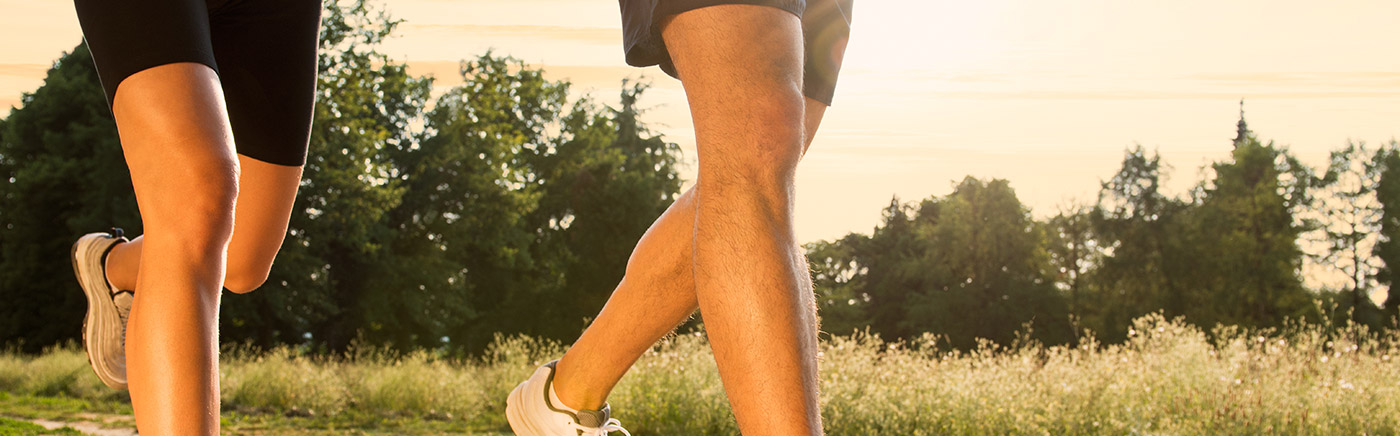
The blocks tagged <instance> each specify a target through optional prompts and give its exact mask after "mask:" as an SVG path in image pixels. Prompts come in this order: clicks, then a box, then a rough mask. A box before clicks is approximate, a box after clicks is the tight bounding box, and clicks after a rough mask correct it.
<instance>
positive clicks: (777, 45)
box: [556, 5, 821, 434]
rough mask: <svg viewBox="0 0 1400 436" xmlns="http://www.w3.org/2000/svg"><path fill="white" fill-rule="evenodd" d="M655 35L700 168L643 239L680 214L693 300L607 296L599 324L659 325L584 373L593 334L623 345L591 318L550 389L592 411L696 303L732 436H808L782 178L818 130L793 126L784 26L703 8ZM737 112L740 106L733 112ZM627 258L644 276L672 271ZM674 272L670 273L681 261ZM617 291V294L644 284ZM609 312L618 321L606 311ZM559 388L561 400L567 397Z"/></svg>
mask: <svg viewBox="0 0 1400 436" xmlns="http://www.w3.org/2000/svg"><path fill="white" fill-rule="evenodd" d="M663 32H664V36H665V39H666V41H667V47H668V49H670V51H671V53H672V54H673V56H674V61H675V63H676V66H677V70H678V71H679V72H680V75H681V78H682V83H683V84H684V86H685V88H686V93H687V96H688V98H689V100H690V106H691V112H692V116H693V117H694V121H695V126H696V136H697V140H698V142H699V148H700V167H701V168H700V178H699V184H698V188H697V190H696V191H694V192H690V193H687V196H689V197H690V198H687V197H686V196H683V197H682V199H685V200H687V201H684V202H680V201H678V204H677V205H674V206H673V208H672V210H670V211H668V212H667V213H666V215H663V217H662V219H661V220H659V221H658V223H657V225H654V226H653V228H652V229H651V230H649V231H648V236H647V237H646V238H653V236H652V235H653V234H655V235H661V234H669V233H670V232H661V231H658V228H659V227H662V225H664V224H666V222H667V220H668V219H674V218H676V217H680V216H682V215H687V214H684V213H673V212H675V211H676V210H678V209H680V210H684V209H688V208H692V207H693V212H691V214H693V216H694V217H695V221H694V222H693V227H692V229H693V232H694V233H693V235H694V236H693V241H694V242H693V244H692V245H691V248H692V250H693V254H692V256H693V257H692V265H693V267H692V274H693V280H694V281H693V282H692V283H693V284H690V285H691V286H695V290H696V294H695V296H696V299H695V300H694V303H692V302H691V300H690V299H689V298H688V297H689V294H688V293H686V292H684V288H686V287H688V286H687V285H688V284H687V283H685V282H684V281H681V282H680V283H679V284H680V286H676V287H674V288H672V289H677V288H679V289H681V291H679V292H666V293H665V294H664V295H670V296H672V297H671V300H672V301H671V303H669V305H666V306H657V305H650V306H643V305H641V304H633V303H640V302H643V301H647V300H646V299H645V297H633V298H636V300H635V301H632V302H631V303H629V300H633V298H629V297H628V295H638V294H642V295H644V294H643V292H641V291H638V292H632V293H627V294H623V295H618V296H616V297H615V298H614V299H613V300H611V301H609V308H605V309H604V312H605V313H610V312H611V313H624V312H632V313H638V312H633V311H636V310H638V309H641V308H642V307H649V308H650V311H652V313H657V314H658V315H661V314H662V313H664V314H665V315H671V316H656V317H655V318H656V319H652V320H649V321H645V322H643V323H642V325H641V327H640V328H633V329H631V330H632V331H634V332H637V333H633V335H634V336H635V337H629V338H627V339H626V341H625V343H621V344H619V343H618V342H613V345H612V346H613V347H615V348H622V349H621V350H618V349H615V348H614V349H612V350H610V351H612V352H616V353H618V354H620V356H619V357H617V358H616V359H615V360H612V361H607V360H603V361H601V362H602V363H593V362H597V361H595V360H593V359H590V358H589V357H591V356H590V355H592V354H594V353H591V352H590V350H593V351H596V350H600V349H604V348H606V347H607V345H606V344H603V343H602V340H604V339H607V338H606V336H607V333H611V332H617V333H613V334H623V335H625V334H627V333H625V332H626V331H627V329H626V326H619V325H616V324H620V321H619V320H620V319H624V315H617V316H608V315H600V316H599V321H598V322H597V323H595V324H594V326H592V327H591V328H590V329H589V330H590V331H589V332H585V338H581V339H580V344H577V345H576V347H575V349H574V350H571V351H570V353H571V354H573V355H572V356H570V355H566V356H565V359H566V360H568V361H570V365H565V362H563V361H561V362H560V364H561V369H560V377H561V378H563V380H558V379H557V380H556V383H559V384H558V385H556V386H557V387H556V392H560V391H563V392H566V393H569V394H566V395H572V394H577V395H578V398H576V399H575V400H576V401H578V404H577V405H578V406H582V407H585V408H590V407H595V406H597V405H598V404H600V403H599V401H598V400H599V398H600V397H602V396H605V395H606V391H607V389H610V387H611V385H612V384H613V383H615V382H616V379H617V378H619V377H620V376H621V373H622V372H623V371H625V369H626V366H629V365H630V364H631V363H632V362H633V361H635V359H636V356H637V355H640V353H641V352H642V351H645V347H646V346H649V345H650V344H651V343H652V342H653V341H654V340H655V339H657V338H659V337H660V336H661V335H664V334H665V332H666V331H669V329H670V328H672V327H673V326H674V325H675V321H677V319H676V318H674V314H677V313H683V314H686V315H688V314H689V309H691V308H693V306H691V304H695V303H698V305H699V306H700V307H701V308H703V309H704V312H705V314H706V328H707V329H708V330H709V332H710V339H711V343H712V344H713V346H714V349H715V356H716V360H717V361H718V363H719V365H720V371H721V376H722V378H723V379H724V381H725V389H726V392H727V393H728V394H729V397H730V401H731V404H732V405H733V406H734V409H735V414H736V416H737V417H738V419H739V424H740V428H741V429H742V430H743V431H744V433H746V434H773V433H778V434H798V433H802V434H820V432H821V422H820V419H821V418H820V413H819V411H818V410H817V403H816V362H815V356H816V339H815V334H816V331H815V314H814V313H813V312H812V310H811V308H812V296H811V291H810V284H809V281H808V280H807V278H806V277H805V276H806V265H805V261H804V260H803V256H802V254H801V252H800V251H799V250H798V248H797V246H796V243H795V240H794V236H793V232H792V218H791V217H792V177H793V169H794V167H795V165H796V162H797V160H798V159H799V158H800V155H801V154H802V152H803V148H804V142H803V139H804V138H803V124H805V123H804V122H805V121H807V120H811V119H820V118H819V117H820V114H819V113H817V114H814V115H815V116H816V118H804V110H803V100H802V97H801V91H800V88H801V69H800V67H801V58H802V54H801V39H800V38H801V32H800V28H799V27H798V22H797V19H796V17H794V16H792V15H790V14H787V13H785V12H782V11H779V10H777V9H772V8H766V7H754V6H742V5H740V6H716V7H710V8H703V9H698V10H695V11H691V12H688V13H685V14H681V15H679V16H677V17H675V18H674V19H673V20H671V21H670V22H669V23H668V24H667V25H666V27H665V30H664V31H663ZM740 101H742V102H745V103H746V104H743V105H734V104H733V102H740ZM810 124H813V125H811V126H809V127H810V128H815V125H814V124H815V123H810ZM692 204H693V205H694V206H691V205H692ZM676 227H679V228H681V229H684V227H683V226H681V225H677V226H676ZM682 234H683V232H682ZM656 239H657V240H658V241H659V240H662V239H663V238H662V237H660V236H657V237H656ZM682 239H683V238H682ZM649 242H650V241H647V240H644V241H643V242H642V243H641V244H639V247H638V251H644V250H647V249H648V247H647V245H648V243H649ZM658 245H660V244H658ZM683 247H684V246H683V245H681V246H675V245H673V246H672V250H679V251H682V253H683V251H684V250H683ZM637 258H638V257H635V256H634V259H633V260H634V262H632V265H629V276H636V275H637V274H638V272H640V271H641V270H642V269H643V268H642V267H638V266H637V265H635V263H636V262H635V260H636V259H637ZM640 258H643V259H647V260H648V261H652V260H656V261H657V263H658V265H660V264H661V262H675V259H677V257H676V256H669V257H660V258H655V257H651V256H640ZM679 263H684V256H683V254H682V255H681V256H680V257H679ZM646 269H647V270H659V271H667V270H669V269H670V268H667V267H665V266H658V267H656V268H646ZM659 276H661V277H665V276H666V274H659ZM629 279H631V277H629V278H625V279H624V284H623V285H622V286H621V287H620V288H621V289H620V290H622V291H625V290H627V288H628V287H629V284H630V283H644V282H651V281H652V280H645V279H644V280H629ZM612 307H618V308H619V309H618V310H617V311H616V312H614V311H613V310H612V309H611V308H612ZM658 307H665V308H666V310H660V311H658V310H657V309H658ZM682 307H684V309H685V310H681V309H682ZM658 312H660V313H658ZM605 317H606V320H605ZM683 317H684V315H682V316H681V317H680V318H683ZM666 318H670V319H666ZM632 319H633V320H636V319H639V318H632ZM642 319H644V318H642ZM594 332H597V333H596V334H595V333H594ZM647 333H649V334H647ZM575 357H577V358H575ZM576 362H577V363H578V364H577V365H575V364H574V363H576ZM569 367H574V368H575V370H579V371H580V372H582V373H585V374H587V373H588V372H589V371H593V375H597V376H599V379H601V382H596V383H589V382H588V377H586V376H583V377H581V376H578V375H577V374H576V375H569V373H568V372H566V371H567V370H568V369H567V368H569ZM570 385H572V386H574V387H575V389H574V390H573V391H572V392H571V391H570V388H569V387H568V386H570ZM604 385H606V386H604ZM561 399H564V397H561ZM565 403H566V404H569V400H565ZM569 405H574V404H569Z"/></svg>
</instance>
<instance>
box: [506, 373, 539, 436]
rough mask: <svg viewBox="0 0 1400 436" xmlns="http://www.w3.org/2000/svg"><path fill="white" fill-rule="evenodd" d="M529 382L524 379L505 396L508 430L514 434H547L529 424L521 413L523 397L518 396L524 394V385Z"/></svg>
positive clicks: (529, 435)
mask: <svg viewBox="0 0 1400 436" xmlns="http://www.w3.org/2000/svg"><path fill="white" fill-rule="evenodd" d="M529 382H530V381H529V380H526V381H524V382H521V383H520V384H518V385H515V389H513V390H511V391H510V396H508V397H506V422H508V423H510V430H511V431H512V432H514V433H515V435H516V436H549V435H546V434H544V433H543V432H540V431H539V429H536V428H534V426H531V425H529V422H530V421H529V420H527V419H525V417H524V416H523V415H521V410H520V409H521V408H522V407H523V406H522V405H521V402H522V401H524V399H523V398H521V397H520V396H521V395H524V394H525V393H524V390H525V385H526V384H528V383H529Z"/></svg>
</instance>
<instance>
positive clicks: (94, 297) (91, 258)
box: [72, 234, 126, 389]
mask: <svg viewBox="0 0 1400 436" xmlns="http://www.w3.org/2000/svg"><path fill="white" fill-rule="evenodd" d="M96 239H106V238H103V237H102V236H101V235H100V234H88V235H84V236H83V237H82V238H79V239H78V242H75V243H73V252H72V254H73V255H72V260H73V275H74V276H75V277H77V279H78V285H79V286H81V287H82V288H83V294H84V295H87V300H88V310H87V316H86V317H85V318H83V348H84V349H85V350H86V351H87V356H88V364H89V365H90V366H91V367H92V372H94V373H96V374H97V378H98V379H99V380H102V384H105V385H107V386H108V387H111V388H113V389H126V365H125V364H123V365H122V367H121V368H120V369H117V368H112V367H109V366H108V365H107V360H106V359H102V358H100V356H102V352H101V350H104V349H106V348H107V347H108V346H110V345H109V344H110V342H111V341H114V340H116V341H120V340H121V339H120V338H121V335H120V333H119V334H117V335H111V334H102V333H103V332H111V331H114V330H115V331H117V332H120V331H121V329H123V328H124V327H123V326H122V321H121V317H120V316H118V315H117V308H116V307H115V306H114V305H113V304H112V296H111V294H109V293H108V292H106V288H107V283H106V280H107V278H106V277H105V275H104V274H100V273H94V272H92V271H87V269H88V268H87V267H86V265H91V264H93V263H94V262H96V263H100V262H101V261H102V255H103V254H105V252H106V249H107V248H108V247H100V245H101V244H98V243H97V242H99V241H94V240H96ZM99 247H100V248H99ZM112 336H116V338H113V337H112ZM119 345H120V344H119ZM118 371H120V373H118ZM118 374H120V375H118Z"/></svg>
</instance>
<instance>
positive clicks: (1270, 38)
mask: <svg viewBox="0 0 1400 436" xmlns="http://www.w3.org/2000/svg"><path fill="white" fill-rule="evenodd" d="M389 6H390V9H391V11H393V12H394V14H395V15H396V16H397V17H400V18H403V19H405V20H406V21H407V22H406V24H405V25H404V26H403V27H402V30H401V32H400V34H401V37H399V38H397V39H395V40H393V41H392V42H390V43H389V44H388V45H387V47H386V48H385V49H386V51H387V52H389V53H391V54H393V55H394V56H395V57H397V58H398V59H400V60H404V61H406V62H408V63H409V65H410V66H411V67H412V68H413V71H415V72H417V73H421V74H434V75H436V76H438V77H440V78H443V79H444V80H440V82H439V83H440V84H441V85H442V86H450V85H452V84H453V83H454V81H453V80H447V79H450V77H451V76H452V75H454V74H455V70H456V64H457V61H458V60H459V59H462V58H466V57H471V56H474V55H476V54H478V53H481V52H483V51H484V50H486V49H488V48H494V49H495V50H497V52H498V53H508V54H512V55H515V56H517V57H519V58H522V59H524V60H525V61H527V62H530V63H532V64H535V65H539V66H543V67H544V68H546V70H547V71H548V72H551V73H552V74H551V75H552V76H553V77H556V78H569V79H570V80H571V81H573V82H574V83H575V84H576V87H577V90H578V91H579V92H592V93H593V94H594V95H595V96H596V97H598V98H599V99H600V100H603V101H615V100H616V94H617V91H618V82H619V80H620V79H622V78H623V77H635V76H638V75H645V76H646V77H649V78H651V79H653V80H654V82H655V87H654V88H653V89H652V90H651V91H649V92H648V95H647V97H646V98H645V99H644V100H643V102H642V103H643V104H644V105H646V106H651V107H653V109H652V111H651V112H649V113H648V115H647V120H648V121H650V122H651V123H653V125H654V126H656V127H658V128H659V129H660V130H661V131H662V132H663V133H665V134H666V135H667V136H668V137H669V138H670V139H671V140H673V141H676V142H679V143H681V144H682V146H683V148H684V149H685V151H686V153H687V158H688V159H693V156H694V153H693V152H694V139H693V134H692V133H691V132H690V124H689V113H688V112H687V110H686V106H685V100H684V95H683V94H682V93H681V90H680V86H679V83H678V82H676V81H675V80H672V79H670V78H669V77H666V76H664V75H663V74H662V73H661V72H660V71H659V70H657V69H655V68H652V69H647V70H639V69H634V68H629V67H626V66H625V65H624V64H623V61H622V52H621V48H620V39H621V37H620V30H619V27H620V25H619V19H618V15H617V4H616V3H615V2H613V1H609V0H483V1H465V0H393V1H391V2H389ZM0 11H5V12H4V14H0V41H6V42H5V44H4V46H3V47H2V48H0V108H3V107H8V106H11V105H13V104H15V103H16V102H17V101H18V99H19V96H20V94H21V93H22V92H25V91H29V90H32V89H34V88H35V87H37V86H38V85H39V84H40V83H41V81H42V77H43V73H44V71H45V69H46V68H47V66H48V65H49V63H50V62H51V61H52V60H53V59H55V58H57V57H58V55H59V53H60V52H61V51H63V50H67V49H70V48H71V47H72V46H73V45H75V44H76V43H77V42H78V40H79V37H80V31H79V30H78V26H77V23H76V19H75V18H74V16H73V12H72V6H71V3H69V2H64V1H33V0H0ZM854 16H855V23H854V26H853V27H854V28H853V35H852V40H851V45H850V48H849V50H848V52H847V53H848V58H847V62H846V66H845V69H844V71H843V72H842V77H841V79H840V85H839V86H838V89H837V93H836V101H835V106H834V107H832V108H831V110H830V111H828V113H827V118H826V121H824V123H823V125H822V130H821V133H820V134H819V135H818V137H817V139H816V141H815V143H814V145H813V149H812V151H811V153H809V155H808V158H807V159H806V161H805V162H804V163H803V164H802V166H801V168H800V169H799V186H798V190H799V196H800V197H799V203H798V236H799V239H800V240H802V241H812V240H817V239H830V238H836V237H840V236H841V235H843V234H845V233H847V232H864V233H868V232H869V231H870V230H871V228H873V227H874V226H875V225H876V224H877V223H878V221H879V216H880V211H881V209H882V207H883V206H885V205H886V204H888V202H889V199H890V197H891V196H892V195H898V196H899V197H900V198H901V199H904V200H906V201H910V200H917V199H921V198H925V197H928V196H930V195H944V194H947V193H948V192H949V191H950V190H951V188H952V185H953V183H954V182H955V181H956V180H960V179H961V178H963V177H964V176H966V175H974V176H978V177H984V178H985V177H999V178H1005V179H1009V180H1010V181H1011V183H1012V186H1013V187H1015V188H1016V189H1017V193H1018V194H1019V196H1020V197H1021V199H1022V201H1023V202H1025V203H1026V204H1028V205H1029V206H1031V207H1032V209H1033V210H1034V212H1035V214H1036V215H1037V216H1046V215H1053V214H1054V212H1055V210H1056V208H1057V207H1058V206H1060V205H1063V204H1067V203H1068V202H1070V201H1074V200H1078V201H1082V202H1088V201H1092V200H1093V198H1094V195H1095V194H1096V192H1097V188H1098V185H1099V182H1100V181H1101V180H1102V179H1105V178H1107V177H1109V176H1111V175H1112V174H1113V173H1114V171H1116V170H1117V167H1118V163H1119V162H1120V160H1121V158H1122V152H1123V149H1124V148H1126V147H1128V146H1131V145H1133V144H1135V143H1141V144H1143V145H1146V146H1149V147H1155V148H1157V149H1158V150H1160V152H1161V153H1162V155H1163V156H1164V157H1165V159H1166V161H1167V163H1168V164H1170V165H1172V166H1173V167H1174V168H1175V170H1174V172H1173V173H1172V177H1171V179H1170V180H1169V183H1168V186H1169V188H1170V189H1172V190H1173V191H1174V192H1183V191H1185V189H1187V188H1188V187H1190V186H1191V185H1194V184H1195V183H1196V182H1197V181H1199V180H1200V179H1201V175H1200V173H1199V169H1200V168H1201V167H1202V166H1203V165H1205V164H1207V163H1209V162H1211V161H1216V160H1221V159H1224V158H1226V157H1227V156H1228V152H1229V148H1230V144H1229V139H1230V138H1232V137H1233V136H1234V123H1235V121H1236V119H1237V116H1238V109H1239V105H1238V101H1239V99H1240V98H1242V97H1243V98H1245V99H1246V100H1247V106H1246V110H1247V118H1248V120H1249V123H1250V126H1251V127H1252V128H1253V130H1255V132H1257V133H1258V134H1259V135H1260V136H1261V137H1263V138H1266V139H1274V140H1276V141H1278V142H1279V143H1281V144H1287V145H1290V146H1291V147H1292V149H1293V150H1294V151H1295V152H1296V153H1297V154H1298V155H1300V156H1301V157H1302V158H1303V159H1304V161H1305V162H1308V163H1310V164H1312V165H1315V166H1322V165H1324V164H1325V158H1326V154H1327V152H1328V151H1329V150H1331V149H1334V148H1338V147H1340V146H1342V145H1343V144H1344V143H1345V142H1346V140H1347V139H1348V138H1352V139H1359V140H1365V141H1367V142H1370V143H1379V142H1383V141H1387V140H1389V139H1391V138H1395V137H1400V121H1397V120H1400V56H1396V54H1397V53H1400V33H1397V32H1396V31H1395V29H1396V27H1395V24H1394V18H1395V17H1400V2H1393V1H1381V0H1373V1H1360V0H1341V1H1333V2H1304V1H1296V0H1238V1H1229V2H1219V1H1205V0H1174V1H1148V2H1125V1H1121V0H989V1H976V2H969V1H950V0H928V1H922V0H856V4H855V13H854ZM684 175H685V176H686V177H687V178H693V168H689V169H687V170H686V172H685V173H684Z"/></svg>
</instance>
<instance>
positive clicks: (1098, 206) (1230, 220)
mask: <svg viewBox="0 0 1400 436" xmlns="http://www.w3.org/2000/svg"><path fill="white" fill-rule="evenodd" d="M1221 145H1222V146H1229V145H1230V144H1229V143H1226V142H1224V141H1222V144H1221ZM1233 147H1234V149H1233V152H1232V153H1231V156H1230V158H1229V159H1228V160H1226V161H1223V162H1217V163H1214V164H1212V165H1211V166H1210V168H1209V170H1208V171H1206V175H1207V176H1206V180H1202V181H1201V182H1199V184H1197V185H1196V186H1195V187H1194V188H1193V189H1191V190H1190V192H1189V193H1188V194H1187V195H1185V196H1184V197H1180V198H1178V197H1173V196H1168V195H1166V194H1164V193H1163V192H1162V190H1161V182H1162V179H1163V177H1164V174H1163V164H1162V162H1161V158H1160V157H1159V156H1158V155H1157V154H1156V153H1155V152H1151V151H1148V150H1146V149H1144V148H1143V147H1141V146H1137V147H1134V148H1131V149H1129V150H1128V151H1127V152H1126V153H1125V157H1124V159H1123V164H1122V168H1121V169H1120V170H1119V171H1118V173H1117V174H1114V175H1113V176H1112V177H1111V178H1109V179H1108V180H1107V181H1105V182H1103V185H1102V189H1101V190H1100V192H1099V195H1098V199H1097V201H1096V202H1095V203H1094V204H1089V205H1079V206H1074V207H1070V208H1068V210H1065V211H1061V212H1060V213H1059V214H1057V215H1055V216H1053V217H1050V218H1048V219H1044V220H1036V219H1033V218H1032V216H1031V215H1030V211H1029V210H1028V209H1027V208H1026V207H1025V206H1024V205H1022V204H1021V202H1020V201H1019V200H1017V198H1016V194H1015V192H1014V191H1013V190H1012V189H1011V187H1010V185H1009V184H1008V183H1007V182H1006V181H1005V180H991V181H984V180H978V179H975V178H971V177H969V178H967V179H965V180H963V181H962V183H960V184H958V185H957V187H956V188H954V190H953V192H952V193H951V194H948V195H947V196H943V197H933V198H928V199H925V200H922V201H919V202H916V203H902V202H900V201H899V200H898V199H895V200H893V201H891V203H890V205H889V207H888V208H886V209H885V212H884V220H883V223H882V224H880V225H879V226H878V227H877V228H876V229H875V231H874V232H873V234H871V235H868V236H867V235H864V234H855V233H853V234H850V235H847V236H846V237H844V238H841V239H839V240H835V241H823V242H817V243H813V244H810V245H808V257H809V259H810V261H811V263H812V268H813V273H814V282H815V284H816V289H817V292H818V300H819V305H820V308H821V314H822V319H823V324H824V325H823V327H824V330H826V331H828V332H832V333H849V332H851V331H853V330H863V329H867V328H868V329H869V330H870V331H872V332H875V333H879V334H881V335H883V336H885V337H887V338H913V337H916V336H918V335H920V334H922V333H926V332H927V333H935V334H938V335H940V336H942V337H943V338H944V339H945V340H946V341H947V342H946V343H945V344H943V345H944V346H952V347H955V348H962V349H966V348H971V347H974V346H976V345H977V344H978V342H979V341H980V340H982V339H986V340H991V341H993V342H996V343H1001V344H1009V343H1012V342H1014V341H1016V340H1017V339H1034V340H1039V341H1042V342H1046V343H1050V344H1061V343H1069V342H1072V341H1075V340H1076V339H1077V338H1078V337H1079V335H1081V334H1082V333H1083V331H1084V330H1085V329H1088V330H1091V331H1093V332H1094V334H1095V336H1096V337H1097V338H1098V340H1100V341H1104V342H1109V343H1114V342H1119V341H1122V340H1123V339H1124V338H1125V337H1126V335H1128V334H1129V327H1130V324H1131V322H1132V320H1133V319H1135V318H1137V317H1140V316H1143V315H1145V314H1150V313H1155V312H1161V313H1163V314H1165V315H1166V316H1168V317H1172V318H1175V317H1182V318H1184V319H1185V320H1186V321H1188V322H1191V323H1194V324H1196V325H1199V326H1203V327H1205V328H1206V329H1207V330H1209V329H1211V328H1213V327H1215V326H1217V325H1233V326H1241V327H1245V328H1269V327H1279V326H1281V325H1283V324H1284V323H1285V322H1287V321H1288V320H1294V321H1307V322H1319V321H1321V320H1324V319H1325V320H1331V321H1332V322H1335V323H1347V322H1353V323H1358V324H1362V325H1367V326H1370V327H1372V328H1386V327H1394V322H1395V319H1396V314H1397V303H1396V302H1397V301H1400V292H1398V291H1400V287H1396V286H1392V285H1393V284H1394V281H1395V280H1396V279H1397V277H1396V275H1395V274H1396V273H1395V272H1393V270H1392V269H1391V268H1392V267H1393V266H1396V265H1400V238H1397V236H1398V235H1400V143H1397V142H1395V141H1394V140H1392V141H1391V142H1390V143H1389V144H1386V145H1385V146H1383V147H1380V148H1379V149H1371V148H1369V147H1367V146H1366V145H1365V144H1364V143H1359V142H1352V143H1349V144H1347V146H1346V147H1345V148H1343V149H1341V150H1337V151H1335V152H1333V153H1332V155H1331V161H1330V163H1329V166H1328V168H1327V169H1326V170H1325V171H1323V172H1320V173H1319V172H1317V171H1315V170H1313V169H1312V168H1310V167H1308V166H1306V165H1303V164H1302V163H1300V162H1299V161H1298V159H1296V158H1295V157H1294V156H1293V155H1292V154H1291V153H1290V152H1289V151H1288V150H1287V148H1285V147H1281V146H1278V145H1275V144H1274V143H1273V142H1261V141H1260V140H1259V139H1258V138H1257V137H1256V136H1255V135H1254V134H1253V133H1252V132H1250V131H1249V130H1248V128H1247V126H1246V124H1245V122H1244V120H1243V119H1241V120H1240V122H1239V132H1238V137H1237V138H1236V139H1235V140H1234V143H1233ZM1305 265H1309V266H1311V267H1314V268H1316V270H1317V271H1318V272H1319V273H1325V272H1327V270H1331V272H1332V273H1333V274H1334V275H1341V276H1345V277H1347V280H1346V283H1345V285H1343V286H1341V287H1340V288H1339V289H1309V288H1308V287H1307V286H1305V284H1304V277H1303V274H1304V273H1303V271H1304V266H1305ZM1309 269H1312V268H1309ZM1378 288H1388V289H1389V291H1388V292H1389V298H1388V300H1387V303H1386V304H1385V305H1384V308H1382V307H1379V306H1377V305H1376V304H1375V303H1374V302H1373V301H1372V300H1371V298H1370V294H1371V293H1372V292H1373V291H1376V290H1377V289H1378Z"/></svg>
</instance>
